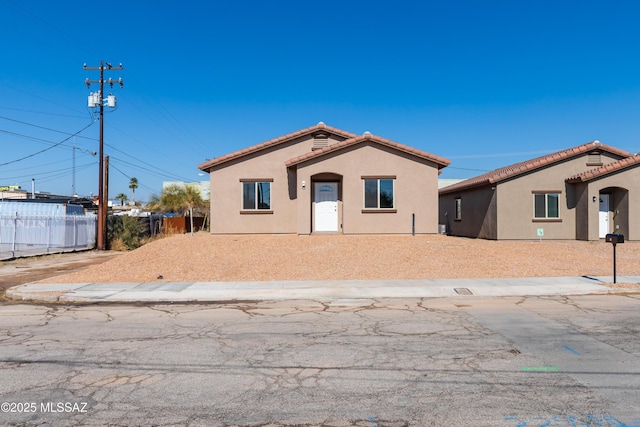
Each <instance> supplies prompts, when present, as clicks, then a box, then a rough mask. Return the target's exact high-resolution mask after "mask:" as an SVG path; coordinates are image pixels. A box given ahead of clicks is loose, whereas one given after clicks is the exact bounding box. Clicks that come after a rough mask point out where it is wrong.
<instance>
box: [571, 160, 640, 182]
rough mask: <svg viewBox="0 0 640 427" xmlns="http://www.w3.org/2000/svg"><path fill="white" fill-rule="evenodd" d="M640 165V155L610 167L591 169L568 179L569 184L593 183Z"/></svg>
mask: <svg viewBox="0 0 640 427" xmlns="http://www.w3.org/2000/svg"><path fill="white" fill-rule="evenodd" d="M638 164H640V154H636V155H635V156H630V157H625V158H624V159H622V160H618V161H617V162H613V163H609V164H608V165H604V166H602V167H599V168H595V169H591V170H588V171H586V172H583V173H580V174H578V175H574V176H572V177H570V178H568V179H567V182H587V181H591V180H592V179H596V178H600V177H603V176H606V175H609V174H611V173H614V172H619V171H622V170H624V169H627V168H630V167H632V166H634V165H638Z"/></svg>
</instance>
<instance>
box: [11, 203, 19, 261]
mask: <svg viewBox="0 0 640 427" xmlns="http://www.w3.org/2000/svg"><path fill="white" fill-rule="evenodd" d="M17 233H18V212H16V213H15V216H14V217H13V241H12V242H11V256H12V257H14V258H15V256H16V235H17Z"/></svg>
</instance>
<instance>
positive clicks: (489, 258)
mask: <svg viewBox="0 0 640 427" xmlns="http://www.w3.org/2000/svg"><path fill="white" fill-rule="evenodd" d="M617 258H618V267H617V268H618V270H617V271H618V275H620V276H622V275H627V276H631V275H640V263H638V259H640V243H636V242H627V243H625V244H624V245H623V246H620V247H618V251H617ZM611 274H612V250H611V245H610V244H606V243H604V242H579V241H544V240H543V241H541V242H540V241H490V240H478V239H466V238H459V237H448V236H441V235H427V236H343V235H331V236H328V235H320V236H292V235H275V236H272V235H226V236H214V235H211V234H209V233H196V234H195V235H194V236H191V235H189V234H186V235H177V236H172V237H168V238H165V239H161V240H157V241H154V242H151V243H149V244H147V245H145V246H143V247H141V248H139V249H136V250H135V251H131V252H128V253H126V254H124V255H122V256H118V257H115V258H113V259H109V260H108V261H106V262H104V263H102V264H100V265H92V266H90V267H88V268H86V269H83V270H81V271H77V272H74V273H71V274H65V275H62V276H58V277H56V279H55V281H56V282H57V283H73V282H105V283H113V282H131V281H135V282H155V281H165V282H167V281H170V282H183V281H185V282H191V281H224V282H227V281H268V280H349V279H360V280H384V279H436V278H442V279H447V278H498V277H504V278H509V277H555V276H583V275H588V276H607V275H608V276H610V275H611ZM159 277H161V279H159Z"/></svg>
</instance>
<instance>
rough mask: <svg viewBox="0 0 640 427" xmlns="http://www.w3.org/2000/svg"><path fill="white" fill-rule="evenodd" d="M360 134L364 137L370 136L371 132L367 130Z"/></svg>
mask: <svg viewBox="0 0 640 427" xmlns="http://www.w3.org/2000/svg"><path fill="white" fill-rule="evenodd" d="M362 136H364V137H365V138H371V132H369V131H368V130H367V131H365V132H364V133H363V134H362Z"/></svg>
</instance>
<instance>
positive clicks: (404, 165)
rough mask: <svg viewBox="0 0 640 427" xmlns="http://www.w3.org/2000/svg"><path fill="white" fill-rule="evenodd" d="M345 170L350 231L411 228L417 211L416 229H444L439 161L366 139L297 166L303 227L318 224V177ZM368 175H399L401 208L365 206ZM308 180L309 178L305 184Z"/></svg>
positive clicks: (345, 218) (301, 230) (344, 217)
mask: <svg viewBox="0 0 640 427" xmlns="http://www.w3.org/2000/svg"><path fill="white" fill-rule="evenodd" d="M326 174H335V175H340V176H342V187H341V189H342V191H341V202H342V203H340V205H339V206H340V209H341V212H340V214H341V215H340V216H341V225H342V228H341V231H342V233H344V234H372V233H374V234H392V233H399V234H409V233H411V232H412V214H415V232H416V234H427V233H430V234H434V233H437V232H438V207H437V201H438V167H437V165H436V164H435V163H431V162H429V161H426V160H424V161H423V160H419V159H417V158H416V157H413V156H410V155H407V154H403V153H400V152H398V151H395V150H392V149H389V148H387V147H384V146H381V145H379V144H375V143H374V142H366V143H362V144H358V145H356V146H352V147H349V148H346V149H344V150H340V151H338V152H334V153H330V154H328V155H327V156H322V157H321V158H317V159H313V160H310V161H307V162H304V163H301V164H299V165H298V166H297V179H296V182H297V194H298V206H297V220H296V222H297V225H298V228H297V232H298V234H309V233H310V232H312V231H313V227H312V214H313V212H312V209H313V207H312V206H313V205H312V197H313V196H312V191H313V188H312V186H311V185H310V183H312V181H313V179H314V177H318V176H319V177H321V178H325V177H326V176H327V175H326ZM363 176H371V177H373V176H386V177H388V176H395V183H394V202H395V206H394V210H395V212H363V210H364V187H363V180H362V177H363ZM302 181H305V182H306V183H307V186H306V189H302V188H301V183H302Z"/></svg>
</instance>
